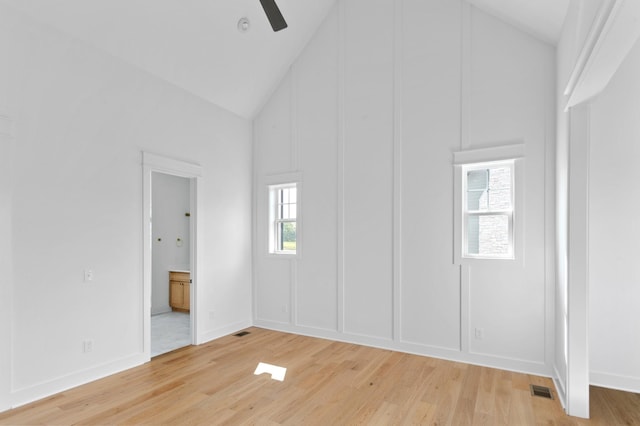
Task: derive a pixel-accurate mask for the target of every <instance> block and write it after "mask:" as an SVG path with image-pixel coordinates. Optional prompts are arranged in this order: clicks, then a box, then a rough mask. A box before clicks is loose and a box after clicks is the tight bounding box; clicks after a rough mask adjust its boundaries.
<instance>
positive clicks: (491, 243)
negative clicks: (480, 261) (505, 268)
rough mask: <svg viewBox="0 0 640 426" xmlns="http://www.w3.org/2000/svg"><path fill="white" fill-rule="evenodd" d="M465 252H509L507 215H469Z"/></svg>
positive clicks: (493, 253)
mask: <svg viewBox="0 0 640 426" xmlns="http://www.w3.org/2000/svg"><path fill="white" fill-rule="evenodd" d="M467 253H468V254H471V255H480V256H482V255H486V256H504V255H508V254H509V216H507V215H505V214H495V215H482V216H479V215H470V216H468V220H467Z"/></svg>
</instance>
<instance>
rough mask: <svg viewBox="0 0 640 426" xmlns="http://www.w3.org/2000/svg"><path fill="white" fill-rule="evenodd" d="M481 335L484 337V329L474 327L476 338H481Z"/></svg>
mask: <svg viewBox="0 0 640 426" xmlns="http://www.w3.org/2000/svg"><path fill="white" fill-rule="evenodd" d="M483 337H484V329H483V328H476V339H478V340H482V338H483Z"/></svg>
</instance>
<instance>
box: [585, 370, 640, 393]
mask: <svg viewBox="0 0 640 426" xmlns="http://www.w3.org/2000/svg"><path fill="white" fill-rule="evenodd" d="M589 383H590V384H591V385H593V386H600V387H603V388H609V389H617V390H621V391H625V392H633V393H640V377H628V376H619V375H616V374H611V373H605V372H602V371H591V372H590V373H589Z"/></svg>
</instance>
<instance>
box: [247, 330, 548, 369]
mask: <svg viewBox="0 0 640 426" xmlns="http://www.w3.org/2000/svg"><path fill="white" fill-rule="evenodd" d="M254 325H255V326H256V327H260V328H266V329H269V330H275V331H282V332H285V333H293V334H300V335H303V336H309V337H316V338H320V339H327V340H334V341H338V342H344V343H354V344H357V345H363V346H370V347H374V348H380V349H386V350H392V351H398V352H405V353H410V354H414V355H420V356H427V357H431V358H439V359H444V360H447V361H455V362H463V363H466V364H473V365H479V366H482V367H490V368H497V369H501V370H508V371H514V372H517V373H525V374H534V375H537V376H543V377H552V369H551V367H549V366H547V365H545V364H543V363H536V362H529V361H523V360H515V359H509V358H500V357H494V356H489V355H478V354H469V353H464V352H461V351H458V350H453V349H446V348H440V347H436V346H427V345H420V344H415V343H406V342H397V341H393V340H389V339H385V338H376V337H370V336H361V335H356V334H349V333H339V332H334V331H330V330H319V329H309V328H305V327H299V326H295V325H291V324H287V325H283V324H281V323H277V322H270V321H264V320H256V321H255V322H254Z"/></svg>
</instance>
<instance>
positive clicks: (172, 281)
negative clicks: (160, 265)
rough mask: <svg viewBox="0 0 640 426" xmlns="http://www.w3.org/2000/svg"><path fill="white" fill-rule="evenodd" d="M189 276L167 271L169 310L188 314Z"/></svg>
mask: <svg viewBox="0 0 640 426" xmlns="http://www.w3.org/2000/svg"><path fill="white" fill-rule="evenodd" d="M190 283H191V274H190V273H189V272H177V271H169V305H170V306H171V310H173V311H180V312H189V307H190V300H189V299H190V296H191V284H190Z"/></svg>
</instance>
